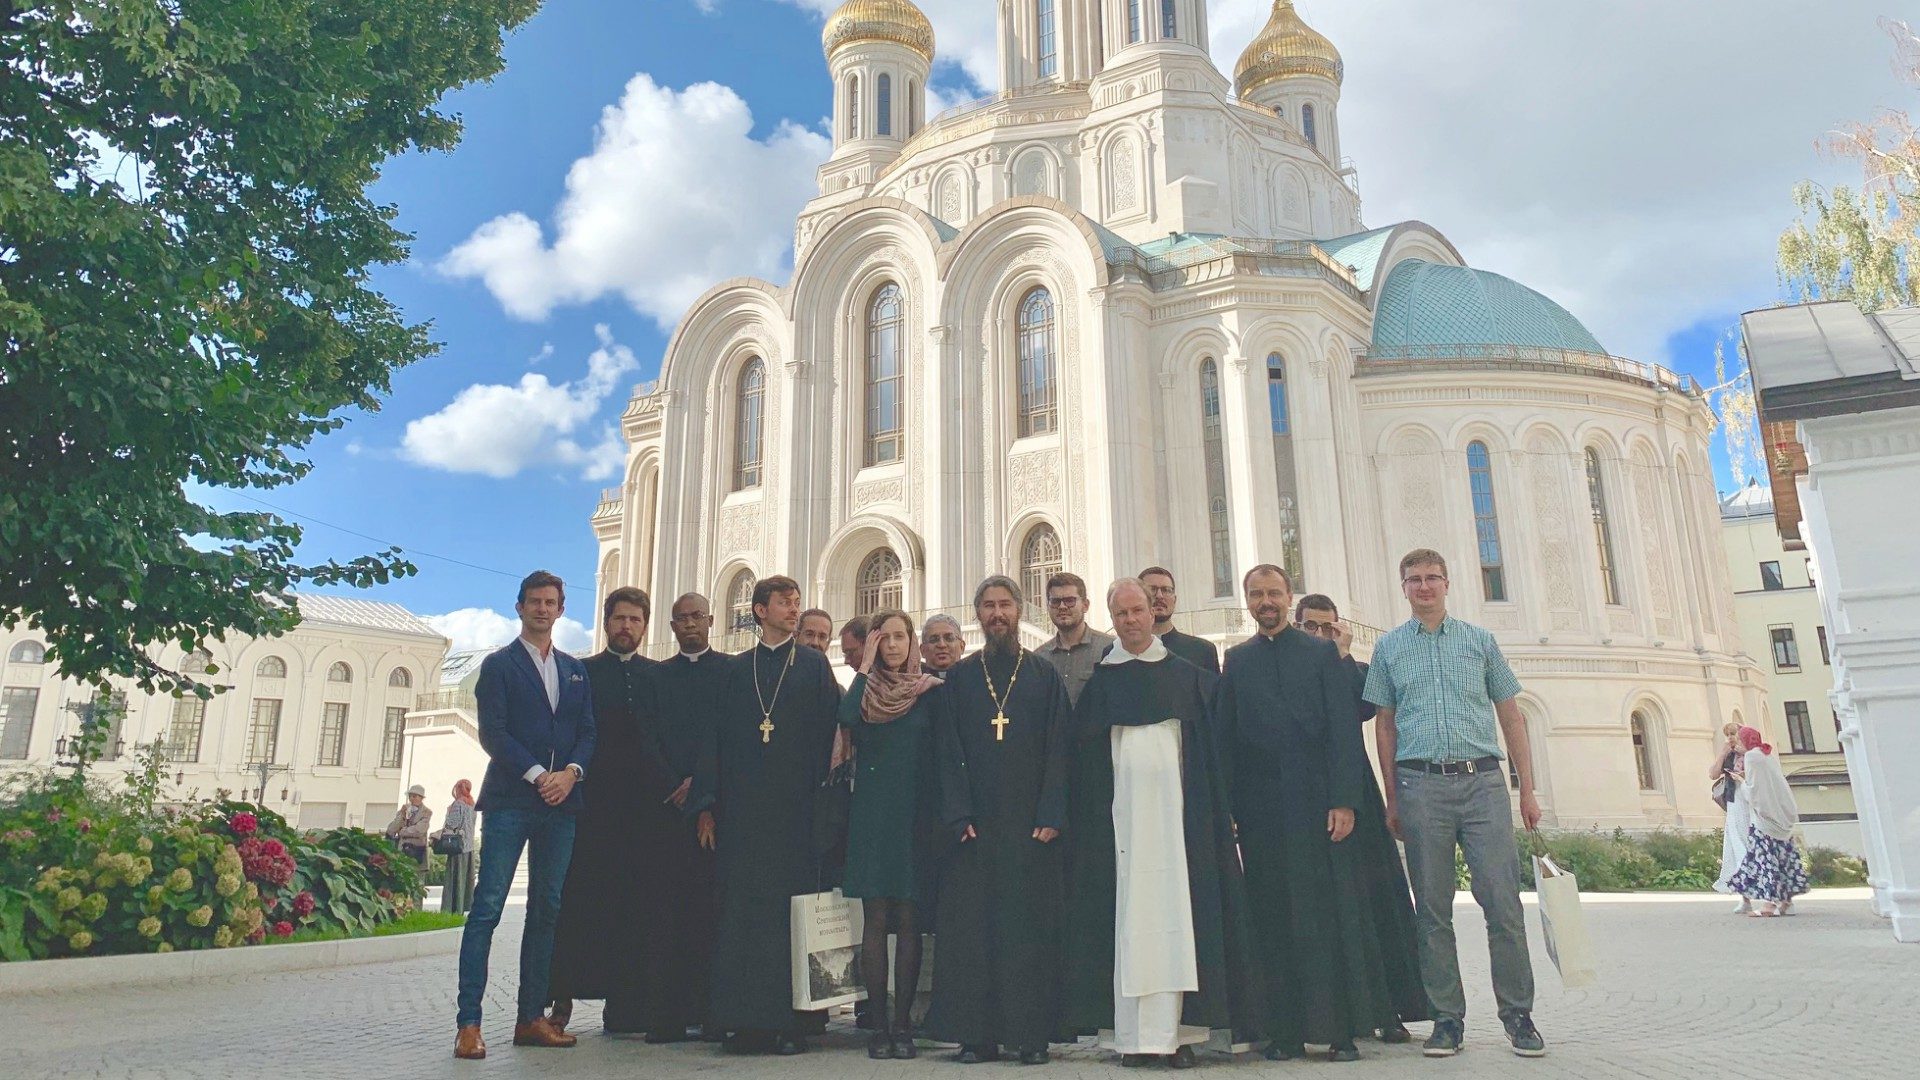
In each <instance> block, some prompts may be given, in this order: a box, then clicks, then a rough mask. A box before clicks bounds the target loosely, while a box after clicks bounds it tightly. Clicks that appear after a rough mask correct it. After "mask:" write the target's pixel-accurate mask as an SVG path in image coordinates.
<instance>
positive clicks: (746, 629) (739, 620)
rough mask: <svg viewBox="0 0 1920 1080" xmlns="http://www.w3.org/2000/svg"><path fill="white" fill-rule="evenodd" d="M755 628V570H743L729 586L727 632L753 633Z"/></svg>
mask: <svg viewBox="0 0 1920 1080" xmlns="http://www.w3.org/2000/svg"><path fill="white" fill-rule="evenodd" d="M753 629H754V625H753V571H751V570H742V571H740V572H739V573H737V574H735V575H733V584H732V585H730V586H728V588H727V632H728V633H730V634H751V633H753Z"/></svg>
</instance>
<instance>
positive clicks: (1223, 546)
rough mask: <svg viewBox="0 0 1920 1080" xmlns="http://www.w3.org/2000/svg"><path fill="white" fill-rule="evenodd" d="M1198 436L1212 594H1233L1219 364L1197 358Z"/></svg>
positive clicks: (1231, 542)
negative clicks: (1203, 471) (1202, 450)
mask: <svg viewBox="0 0 1920 1080" xmlns="http://www.w3.org/2000/svg"><path fill="white" fill-rule="evenodd" d="M1200 438H1201V441H1202V443H1203V444H1204V446H1205V450H1206V466H1207V530H1208V532H1209V534H1210V535H1211V538H1212V547H1213V595H1215V596H1231V595H1233V537H1232V532H1231V526H1230V524H1229V519H1228V516H1227V457H1226V449H1225V440H1224V438H1223V437H1222V435H1221V432H1220V368H1219V366H1218V365H1217V364H1215V363H1214V362H1213V357H1211V356H1209V357H1207V358H1206V359H1205V360H1202V361H1200Z"/></svg>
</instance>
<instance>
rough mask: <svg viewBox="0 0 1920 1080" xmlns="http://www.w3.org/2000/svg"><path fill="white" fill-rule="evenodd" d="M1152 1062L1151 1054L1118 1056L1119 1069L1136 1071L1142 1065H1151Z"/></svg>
mask: <svg viewBox="0 0 1920 1080" xmlns="http://www.w3.org/2000/svg"><path fill="white" fill-rule="evenodd" d="M1152 1061H1153V1055H1152V1054H1121V1055H1120V1067H1121V1068H1123V1069H1137V1068H1139V1067H1140V1066H1142V1065H1147V1064H1151V1063H1152Z"/></svg>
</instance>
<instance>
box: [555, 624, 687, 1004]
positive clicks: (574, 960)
mask: <svg viewBox="0 0 1920 1080" xmlns="http://www.w3.org/2000/svg"><path fill="white" fill-rule="evenodd" d="M585 664H586V668H587V680H588V682H589V683H590V685H591V686H592V689H593V713H594V717H595V719H596V721H597V722H598V724H599V733H600V743H599V748H598V750H597V751H596V753H595V755H594V759H593V769H592V771H591V772H589V773H588V774H587V777H586V780H585V781H584V784H585V786H586V788H587V796H588V797H587V808H586V810H585V811H584V812H583V813H582V814H581V815H580V822H579V825H578V827H577V831H576V833H575V836H574V842H573V861H572V863H571V864H570V865H569V866H568V868H567V883H566V889H565V891H564V892H563V893H562V896H561V902H560V921H559V923H558V925H557V926H556V928H555V931H554V945H553V989H552V993H553V996H554V997H555V998H556V999H563V998H605V999H606V1002H607V1009H606V1014H605V1018H606V1024H607V1027H608V1029H609V1030H612V1031H652V1030H653V1028H652V1027H650V1026H648V1025H650V1024H653V1023H657V1022H661V1020H662V1017H663V1016H666V1017H668V1018H669V1020H668V1022H667V1026H671V1019H670V1018H671V1017H672V1016H674V1015H677V1014H676V1013H674V1012H673V1010H671V1009H669V1010H667V1012H666V1013H664V1014H663V1013H662V1012H661V1011H660V1010H659V1009H654V1008H648V1007H646V1006H647V1005H648V1004H649V1003H653V1002H655V1001H656V999H657V1000H658V1001H660V1002H671V1001H673V1000H674V999H675V998H677V997H678V996H679V995H680V994H681V993H682V991H681V988H679V987H669V986H655V985H653V980H654V977H655V975H656V972H655V971H654V965H653V964H651V963H650V960H651V959H652V958H653V954H654V953H656V952H658V951H659V950H660V949H661V948H662V945H663V942H662V940H661V939H660V938H659V936H658V935H659V927H658V926H657V924H655V923H654V922H652V921H651V920H650V919H648V918H647V917H646V916H645V915H643V914H642V912H643V911H645V910H646V909H647V908H649V907H650V906H652V905H654V904H655V903H656V901H657V899H658V894H659V893H660V892H661V891H662V890H663V889H666V888H670V887H671V879H670V878H667V877H665V876H659V875H660V871H657V870H656V867H659V866H660V865H661V862H662V860H663V859H669V860H670V859H671V857H672V853H673V852H674V851H675V850H676V849H677V848H678V847H679V846H681V841H682V839H683V838H684V837H686V836H687V835H688V832H687V828H688V826H687V823H686V820H685V819H684V817H683V816H682V815H681V813H680V811H679V810H678V809H676V808H675V807H674V806H672V805H671V804H667V803H665V802H664V800H665V799H666V798H667V796H669V795H670V794H672V793H673V789H674V788H676V787H678V786H679V785H680V780H681V775H680V773H678V772H677V771H676V770H674V769H673V768H672V766H670V765H669V764H668V763H667V760H666V757H665V756H664V754H663V753H662V752H661V742H660V736H661V725H660V713H659V708H658V704H657V701H656V694H657V692H658V688H659V687H658V683H659V670H660V665H659V664H658V663H656V662H655V661H652V660H648V659H646V658H645V657H642V656H633V657H630V658H629V659H627V660H624V661H623V660H621V659H620V657H619V656H618V655H616V654H614V653H612V652H605V651H603V652H599V653H595V654H594V655H592V656H589V657H587V659H586V660H585ZM636 867H646V868H647V872H646V873H645V874H636V873H635V872H634V871H635V868H636Z"/></svg>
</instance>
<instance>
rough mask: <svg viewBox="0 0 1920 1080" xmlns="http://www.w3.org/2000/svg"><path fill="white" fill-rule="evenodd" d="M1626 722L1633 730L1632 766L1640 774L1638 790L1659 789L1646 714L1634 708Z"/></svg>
mask: <svg viewBox="0 0 1920 1080" xmlns="http://www.w3.org/2000/svg"><path fill="white" fill-rule="evenodd" d="M1627 724H1628V726H1629V727H1630V728H1631V729H1632V731H1633V768H1634V771H1635V772H1636V773H1638V774H1639V776H1640V790H1641V791H1659V790H1660V774H1659V773H1657V772H1655V771H1654V765H1653V733H1652V731H1651V730H1650V729H1651V726H1652V725H1651V724H1650V723H1649V722H1648V721H1647V714H1646V713H1644V712H1641V711H1640V710H1638V709H1635V710H1634V711H1633V718H1632V719H1631V720H1629V721H1627Z"/></svg>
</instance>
